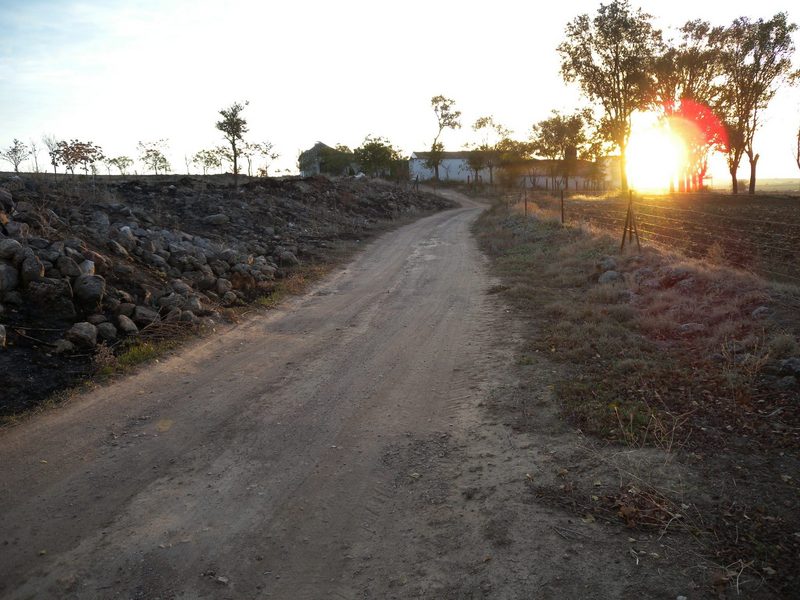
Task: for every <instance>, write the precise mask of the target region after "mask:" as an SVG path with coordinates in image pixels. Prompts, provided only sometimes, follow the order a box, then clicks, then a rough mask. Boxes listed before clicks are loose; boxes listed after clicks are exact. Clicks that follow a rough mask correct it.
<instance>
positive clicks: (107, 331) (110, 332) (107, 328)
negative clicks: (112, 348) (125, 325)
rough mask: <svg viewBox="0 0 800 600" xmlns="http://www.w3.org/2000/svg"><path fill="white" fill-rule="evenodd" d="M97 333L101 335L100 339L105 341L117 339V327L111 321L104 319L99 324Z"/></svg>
mask: <svg viewBox="0 0 800 600" xmlns="http://www.w3.org/2000/svg"><path fill="white" fill-rule="evenodd" d="M97 335H99V336H100V339H102V340H105V341H107V342H108V341H111V340H115V339H117V328H116V327H114V324H113V323H109V322H108V321H104V322H103V323H100V324H99V325H97Z"/></svg>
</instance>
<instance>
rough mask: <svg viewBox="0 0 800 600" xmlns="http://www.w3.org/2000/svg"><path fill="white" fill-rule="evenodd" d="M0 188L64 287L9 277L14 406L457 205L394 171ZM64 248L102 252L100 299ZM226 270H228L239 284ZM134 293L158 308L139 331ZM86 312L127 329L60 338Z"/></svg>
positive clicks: (5, 405) (199, 326) (29, 245)
mask: <svg viewBox="0 0 800 600" xmlns="http://www.w3.org/2000/svg"><path fill="white" fill-rule="evenodd" d="M0 192H2V193H3V198H2V200H3V204H2V206H0V213H2V214H3V215H5V220H6V221H8V227H7V228H6V229H5V230H4V232H0V242H2V240H10V239H13V240H17V241H18V242H20V244H21V250H20V252H22V251H24V252H28V253H33V254H35V256H36V260H38V263H39V265H41V266H42V277H41V281H40V282H41V283H42V284H43V285H44V286H45V289H51V290H52V289H57V290H58V294H53V293H47V294H45V293H41V292H39V293H38V294H35V293H34V291H33V286H31V285H29V284H28V282H27V281H23V278H22V277H21V276H20V281H19V283H18V285H17V286H16V287H15V288H13V289H10V290H6V291H5V292H4V291H2V290H0V324H2V325H4V326H5V328H6V333H7V345H6V348H5V350H0V372H2V373H3V385H2V390H0V417H2V418H13V417H14V415H18V414H20V413H22V412H25V411H29V410H31V409H32V408H35V407H36V406H38V405H39V404H40V403H42V402H43V401H44V400H47V399H57V397H58V396H57V393H58V392H61V391H65V390H68V389H69V388H71V387H72V386H74V385H76V384H79V383H81V382H83V381H86V380H87V378H90V377H92V376H93V375H94V374H95V373H97V372H98V371H103V370H105V371H109V370H114V369H116V367H117V365H116V364H115V359H114V356H113V355H117V357H119V356H120V355H125V354H126V353H128V356H126V357H125V358H124V359H123V361H127V362H129V363H135V362H136V361H137V360H139V359H140V358H141V359H146V358H152V356H154V355H155V354H156V353H157V352H158V351H159V348H160V347H163V346H165V345H169V344H171V343H172V342H173V341H175V340H177V339H180V338H184V337H186V336H191V335H194V334H195V333H197V332H199V331H201V330H204V331H210V330H211V329H213V328H214V326H215V323H219V322H222V321H230V320H231V319H235V318H236V314H237V313H241V312H243V311H247V310H249V308H248V307H249V306H252V305H253V303H254V302H256V303H257V304H256V305H260V304H267V305H269V304H270V302H269V299H270V297H271V296H273V295H275V294H276V293H282V292H283V291H284V289H285V287H286V286H285V285H284V282H287V281H289V280H290V279H292V278H294V279H299V280H303V279H308V278H309V277H312V276H319V275H320V274H322V273H323V272H324V271H325V270H326V269H328V268H330V267H331V266H332V265H333V264H336V263H337V261H339V260H342V259H343V258H344V257H346V256H348V255H349V254H350V253H352V252H353V251H354V250H357V249H358V248H359V247H360V246H362V245H363V242H364V241H366V240H369V239H371V238H373V237H375V236H376V235H378V234H380V233H381V232H384V231H386V230H387V229H389V228H392V227H395V226H397V225H398V224H400V223H405V222H407V221H408V220H409V219H414V218H418V217H419V216H420V215H424V214H429V213H430V212H432V211H436V210H441V209H443V208H447V207H450V206H452V203H451V202H449V201H447V200H444V199H442V198H439V197H436V196H433V195H431V194H427V193H418V192H414V191H411V190H410V189H405V188H403V187H400V186H397V185H394V184H389V183H385V182H379V181H370V180H356V179H341V180H329V179H326V178H322V177H320V178H310V179H291V180H278V179H250V180H249V181H247V182H245V183H244V184H243V185H241V186H240V188H239V189H238V190H237V189H234V187H233V186H232V185H231V183H230V182H229V181H226V180H225V179H222V178H215V177H210V178H200V177H178V176H172V177H165V176H161V177H136V178H120V177H110V178H106V177H104V178H98V180H97V181H92V180H91V179H88V180H84V179H82V178H77V179H75V178H70V177H60V178H59V179H57V180H56V181H55V182H54V181H53V180H52V176H50V175H47V176H44V175H42V176H36V177H34V176H23V177H22V178H19V177H6V178H5V179H0ZM6 233H7V234H8V235H5V234H6ZM65 241H68V245H69V248H66V249H65V248H64V242H65ZM176 246H179V247H176ZM65 250H66V254H68V255H69V257H71V258H74V259H75V261H76V263H80V262H81V260H90V261H91V262H92V263H93V269H94V272H95V273H96V274H97V275H99V276H100V277H102V278H103V280H104V286H105V293H104V295H103V297H102V299H101V300H100V301H99V302H92V303H89V304H86V303H82V302H81V301H79V300H78V298H76V297H74V295H73V290H72V289H71V288H74V286H75V284H76V280H75V277H74V275H73V276H72V277H70V276H69V274H67V273H62V272H60V271H59V269H58V267H57V266H56V265H55V262H56V261H55V259H56V258H61V256H63V255H64V254H65ZM59 253H60V254H61V256H59ZM48 259H49V260H48ZM176 259H179V260H176ZM21 261H22V257H21V256H14V255H13V254H9V256H8V257H6V260H5V264H6V265H9V266H11V267H16V268H17V269H18V270H19V269H22V266H21ZM0 262H3V261H0ZM211 267H213V269H212V268H211ZM19 272H20V273H21V271H19ZM37 277H38V275H37ZM218 279H223V280H224V281H226V282H229V284H230V288H231V290H230V293H229V296H228V297H224V295H223V294H222V293H221V291H222V290H224V289H226V287H222V288H217V280H218ZM64 282H66V285H63V283H64ZM176 282H178V284H176ZM183 284H185V285H183ZM178 285H181V286H182V287H177V286H178ZM225 285H226V286H227V285H228V284H225ZM40 289H41V288H40ZM176 289H178V290H180V293H181V294H182V296H180V297H179V298H178V300H179V301H180V302H181V305H180V307H181V308H183V309H184V310H183V311H180V310H178V312H177V313H176V312H172V314H170V311H171V310H173V306H174V305H173V304H167V303H166V302H165V303H164V304H163V305H162V304H160V303H159V301H160V298H162V297H164V296H168V297H169V298H173V297H176V298H177V296H176V295H175V294H177V292H175V290H176ZM62 292H63V293H62ZM59 294H60V295H59ZM231 294H232V295H231ZM265 300H266V301H265ZM125 303H127V305H128V306H130V305H134V306H142V307H144V308H148V309H150V310H153V311H155V312H156V313H157V318H156V319H155V321H154V322H150V321H140V322H138V323H137V324H138V326H139V329H140V331H139V333H138V334H136V335H133V336H126V335H124V334H123V332H122V331H121V330H119V325H118V324H117V319H118V318H119V317H118V315H119V313H120V310H123V311H124V310H126V309H125V308H124V306H123V308H122V309H121V308H120V304H125ZM187 309H190V310H187ZM127 310H128V311H130V310H131V309H130V308H129V309H127ZM178 313H181V314H183V315H184V317H185V319H181V318H180V315H179V314H178ZM128 314H130V313H128ZM131 316H133V315H131ZM87 319H93V320H95V321H101V320H104V321H106V322H108V323H112V324H114V325H115V326H116V328H117V333H118V335H117V336H116V337H115V338H113V339H108V340H102V339H100V338H98V340H97V341H98V345H97V346H91V345H90V346H76V347H74V348H70V349H69V350H68V351H61V350H59V349H58V347H57V346H56V344H59V343H61V342H63V340H64V337H65V334H66V332H68V330H69V329H70V328H71V327H72V325H73V324H74V323H76V322H83V321H86V320H87ZM143 344H144V345H146V347H145V349H144V350H145V351H144V352H140V351H139V350H140V348H137V346H141V345H143ZM109 355H111V356H109Z"/></svg>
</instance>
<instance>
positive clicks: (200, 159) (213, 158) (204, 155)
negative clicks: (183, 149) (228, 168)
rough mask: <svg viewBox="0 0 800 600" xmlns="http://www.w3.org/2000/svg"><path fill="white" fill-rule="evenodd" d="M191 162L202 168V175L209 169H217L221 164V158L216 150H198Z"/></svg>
mask: <svg viewBox="0 0 800 600" xmlns="http://www.w3.org/2000/svg"><path fill="white" fill-rule="evenodd" d="M192 164H195V165H197V166H199V167H200V168H201V169H203V175H206V174H208V171H209V169H219V168H220V167H221V166H222V158H221V157H220V155H219V152H217V151H216V150H199V151H198V152H195V154H194V156H193V157H192Z"/></svg>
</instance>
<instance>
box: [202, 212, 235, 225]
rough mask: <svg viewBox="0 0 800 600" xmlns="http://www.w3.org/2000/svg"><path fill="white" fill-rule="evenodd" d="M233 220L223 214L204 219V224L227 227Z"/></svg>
mask: <svg viewBox="0 0 800 600" xmlns="http://www.w3.org/2000/svg"><path fill="white" fill-rule="evenodd" d="M230 221H231V218H230V217H229V216H228V215H226V214H223V213H217V214H215V215H208V216H207V217H205V218H203V223H205V224H206V225H214V226H218V225H225V224H226V223H230Z"/></svg>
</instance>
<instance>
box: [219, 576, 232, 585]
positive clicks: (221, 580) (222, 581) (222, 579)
mask: <svg viewBox="0 0 800 600" xmlns="http://www.w3.org/2000/svg"><path fill="white" fill-rule="evenodd" d="M229 581H230V580H229V579H228V578H227V577H222V576H221V575H220V576H219V577H217V579H216V582H217V583H219V584H220V585H228V582H229Z"/></svg>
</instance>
